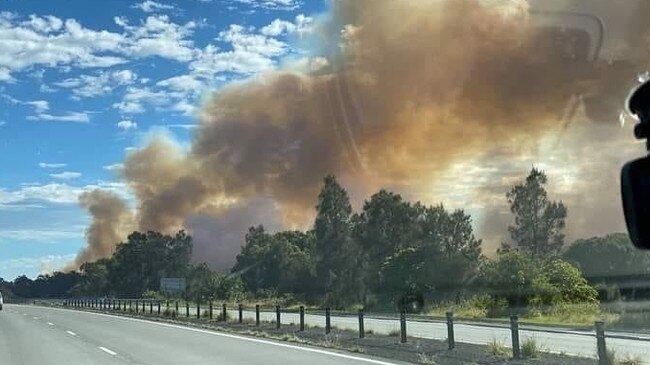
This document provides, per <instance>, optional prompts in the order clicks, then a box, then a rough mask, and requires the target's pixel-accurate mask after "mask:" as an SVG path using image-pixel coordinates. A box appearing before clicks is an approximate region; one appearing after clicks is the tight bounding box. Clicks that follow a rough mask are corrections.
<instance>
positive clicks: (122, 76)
mask: <svg viewBox="0 0 650 365" xmlns="http://www.w3.org/2000/svg"><path fill="white" fill-rule="evenodd" d="M137 78H138V76H137V75H136V74H135V73H134V72H133V71H131V70H119V71H109V72H102V71H100V72H99V73H98V74H97V75H96V76H93V75H81V76H79V77H75V78H68V79H65V80H63V81H59V82H57V83H54V85H56V86H59V87H63V88H69V89H71V90H72V93H73V94H74V95H75V96H76V97H77V98H80V97H86V98H89V97H95V96H100V95H105V94H108V93H110V92H112V91H113V90H114V89H115V88H117V87H119V86H125V85H130V84H132V83H134V82H135V81H136V79H137Z"/></svg>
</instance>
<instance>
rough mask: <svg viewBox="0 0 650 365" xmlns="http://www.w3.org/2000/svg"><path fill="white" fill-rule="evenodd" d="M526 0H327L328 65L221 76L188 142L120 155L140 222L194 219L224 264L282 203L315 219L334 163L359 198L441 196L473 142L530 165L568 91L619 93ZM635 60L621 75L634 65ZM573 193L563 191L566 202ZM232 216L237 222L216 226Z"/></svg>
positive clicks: (289, 223)
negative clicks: (443, 183)
mask: <svg viewBox="0 0 650 365" xmlns="http://www.w3.org/2000/svg"><path fill="white" fill-rule="evenodd" d="M560 3H562V4H565V6H569V4H573V3H574V2H571V1H563V2H560ZM527 4H528V3H527V2H525V1H514V0H512V1H509V0H501V1H498V0H497V1H494V0H493V1H479V0H419V1H394V0H338V1H333V2H332V4H331V6H332V9H331V10H330V14H329V16H328V17H327V18H326V19H325V20H323V21H322V22H321V23H320V24H319V25H318V26H317V27H316V30H315V31H314V34H313V39H314V41H315V42H316V41H317V47H315V48H316V50H315V51H314V53H315V54H314V57H316V56H317V57H319V58H318V59H319V60H321V61H320V62H319V63H320V64H325V63H324V62H322V59H323V58H324V59H326V60H327V63H326V65H325V67H323V68H320V69H319V70H318V71H313V72H301V71H297V70H289V69H284V70H279V71H275V72H271V73H267V74H265V75H261V76H258V77H255V78H253V79H251V80H248V81H244V82H238V83H234V84H231V85H229V86H227V87H224V88H223V89H221V90H219V91H218V92H216V93H215V94H214V96H213V97H212V99H211V100H210V101H208V102H207V103H206V105H204V107H203V109H202V111H201V113H200V126H199V128H198V130H197V133H196V136H195V139H194V141H193V143H192V146H191V148H190V150H189V151H183V150H182V149H180V148H179V147H176V146H175V145H174V143H173V142H172V141H169V140H167V139H165V138H156V139H154V140H153V141H152V142H151V143H150V144H149V145H148V146H146V147H145V148H143V149H142V150H139V151H137V152H135V153H133V154H131V155H130V156H129V157H128V158H127V161H126V163H125V169H124V178H125V180H126V181H127V182H128V184H129V186H130V187H131V189H132V190H133V191H134V192H135V195H136V198H137V201H138V211H137V216H136V221H137V226H138V228H139V229H153V230H160V231H165V232H169V231H173V230H176V229H178V228H181V227H186V228H190V229H191V231H194V232H197V233H198V235H197V237H195V238H196V240H195V246H196V249H195V251H196V252H199V253H201V254H200V255H201V256H202V257H211V255H210V252H222V253H224V254H223V255H219V256H220V258H219V259H218V260H217V261H215V262H218V264H219V265H218V266H219V267H221V268H225V267H227V266H228V264H230V263H232V260H233V258H234V255H233V256H231V257H230V258H228V259H224V257H225V256H226V255H230V254H231V253H232V252H235V251H236V250H237V246H238V245H240V244H241V243H242V241H241V240H239V241H237V240H235V239H233V237H243V233H244V231H245V227H246V226H248V225H255V224H258V223H265V221H266V222H274V221H275V220H276V217H277V216H279V217H280V218H281V225H282V226H283V227H286V228H293V227H305V226H306V225H308V224H309V223H310V221H311V220H312V218H313V207H314V205H315V199H316V197H317V194H318V189H319V187H320V184H321V181H322V178H323V177H324V176H325V175H326V174H330V173H334V174H336V175H337V176H339V177H341V178H342V179H343V180H344V181H345V183H346V186H347V187H349V188H350V189H351V190H352V191H354V192H355V194H353V198H354V199H355V200H356V201H357V203H358V202H359V201H360V200H361V199H363V198H364V197H365V195H366V194H368V193H371V192H373V191H374V190H376V189H378V188H380V187H389V188H394V189H395V190H397V191H400V192H403V193H405V194H406V195H407V196H409V197H410V198H414V199H422V200H425V201H426V200H434V201H435V199H446V198H448V196H453V194H451V192H450V191H447V193H449V194H450V195H447V196H445V195H435V194H432V193H431V191H430V190H432V188H431V187H432V186H434V185H435V181H436V180H437V179H439V178H440V177H441V176H442V175H444V173H445V172H447V171H449V169H450V168H451V167H453V166H454V164H456V163H458V162H461V161H467V160H469V159H470V158H476V157H477V156H478V157H479V159H478V160H477V161H480V163H482V164H486V165H488V166H489V165H490V164H494V165H497V164H503V163H504V162H507V161H518V162H520V163H521V162H522V161H523V162H525V163H528V165H527V168H526V170H524V171H520V173H521V174H524V173H525V172H527V169H529V167H530V163H535V162H536V161H538V160H539V159H540V158H542V157H540V156H542V155H541V152H540V151H543V150H544V149H543V148H542V147H543V146H542V145H541V144H542V141H547V140H548V136H549V135H552V136H555V135H559V134H561V133H565V131H566V130H567V128H568V127H567V125H566V121H564V120H563V118H564V116H565V115H566V114H567V109H569V110H574V109H576V108H572V107H571V106H567V104H568V101H569V100H580V99H576V98H575V97H573V98H572V96H575V95H585V96H586V97H588V98H590V99H589V100H596V101H598V100H601V101H607V102H611V100H620V95H618V94H616V93H614V94H615V95H611V97H610V96H609V94H606V93H605V94H606V95H605V97H602V98H601V99H598V97H599V95H600V96H602V94H603V93H602V90H607V85H606V82H607V81H608V80H609V79H608V77H610V76H609V75H610V74H607V71H606V70H604V67H594V65H593V64H587V63H586V62H583V59H584V54H583V53H584V52H586V51H581V49H580V47H579V46H580V45H579V44H578V45H577V46H576V47H575V49H573V48H570V47H569V48H567V47H559V49H558V47H557V44H558V39H559V38H558V37H559V36H561V35H558V34H556V33H549V32H542V31H540V29H539V27H534V26H532V23H533V22H532V21H531V16H532V15H531V12H530V11H529V8H528V5H527ZM635 66H638V65H636V64H635V65H631V66H629V67H625V68H622V70H623V71H620V72H617V73H616V77H617V78H623V77H624V76H625V77H627V79H631V77H632V76H633V75H634V72H635V70H634V68H635ZM610 78H611V77H610ZM626 86H627V85H626ZM619 89H623V88H620V87H619ZM592 104H594V105H600V104H599V103H597V102H596V103H592ZM576 105H577V104H576ZM574 111H575V110H574ZM574 111H570V112H569V114H572V113H574ZM590 111H593V108H590V109H589V110H587V111H586V112H585V113H583V114H586V115H587V116H589V112H590ZM608 112H611V110H610V111H608ZM614 113H615V114H616V113H618V110H615V111H614ZM564 119H566V118H564ZM583 119H586V117H585V118H583ZM591 119H593V118H591ZM605 128H618V127H616V126H611V127H610V126H607V127H605ZM587 133H589V132H588V128H587ZM587 139H588V138H587ZM561 143H562V147H561V148H558V150H562V151H565V152H566V153H568V155H571V150H572V149H573V148H574V147H575V148H580V147H579V146H574V145H572V137H571V136H563V137H562V140H561ZM546 150H549V149H548V148H547V149H546ZM550 150H551V151H552V150H554V149H552V148H551V149H550ZM522 156H526V158H522ZM581 156H582V155H581ZM560 162H561V161H560ZM575 163H577V164H580V163H582V160H576V161H575ZM606 167H607V168H609V167H611V166H609V165H607V166H606ZM551 168H552V166H549V169H551ZM550 172H551V173H552V171H550ZM578 172H579V171H578ZM578 172H575V173H578ZM466 173H469V172H462V171H461V172H459V174H466ZM508 173H510V171H508ZM488 176H489V177H490V179H492V180H493V181H491V184H490V185H494V184H495V181H497V182H498V181H504V180H503V179H501V177H500V176H499V171H498V170H496V171H493V172H492V173H489V174H488ZM456 177H457V178H459V177H462V176H460V175H459V176H456ZM500 179H501V180H500ZM496 184H497V185H498V183H496ZM500 186H505V185H503V184H501V185H500ZM455 188H456V190H458V189H462V188H463V186H456V187H455ZM589 188H590V189H591V188H597V186H596V185H594V186H590V187H589ZM452 190H453V188H452ZM479 190H480V189H479ZM496 190H499V189H496ZM493 191H495V190H493ZM456 193H458V191H456ZM479 193H481V194H483V193H484V191H483V190H481V191H480V192H479ZM579 193H580V194H588V193H589V192H586V191H583V190H581V191H580V192H579ZM461 194H462V192H461ZM574 195H575V194H573V195H572V194H571V193H568V194H567V195H566V197H567V200H568V201H567V202H568V204H569V208H570V209H571V202H570V200H571V199H573V198H574V197H575V196H574ZM465 196H466V197H467V194H465ZM583 196H584V195H583ZM258 199H263V200H265V201H271V202H273V204H274V205H275V206H276V207H277V209H278V212H279V213H276V214H272V215H273V217H268V219H265V218H264V217H265V216H268V213H266V212H268V211H269V209H268V206H266V205H262V206H260V207H259V209H256V207H255V203H254V202H256V201H258ZM486 201H488V202H490V203H493V200H490V199H487V200H486ZM454 203H457V202H452V204H451V205H454ZM85 206H87V207H89V208H91V212H92V207H93V206H92V205H89V204H85ZM243 206H245V207H247V209H243V210H242V209H241V207H243ZM487 208H493V207H487ZM261 213H266V214H261ZM230 215H232V217H233V218H232V219H233V221H237V222H239V223H238V224H223V222H229V217H230ZM97 218H101V217H97ZM479 219H480V218H479ZM115 222H116V221H115V220H111V219H103V220H98V219H96V220H95V221H94V223H93V226H92V227H91V231H92V229H93V227H95V230H99V229H100V227H103V226H104V225H109V227H106V228H102V229H105V230H106V231H107V232H119V230H116V229H115V228H113V227H112V225H113V224H114V223H115ZM219 222H221V223H219ZM506 226H507V223H505V224H503V227H500V229H502V230H503V232H504V233H505V232H506V228H505V227H506ZM214 227H218V228H219V229H217V230H215V229H213V228H214ZM491 228H493V227H491ZM488 231H489V230H488ZM89 232H90V231H89ZM587 232H588V228H587V229H586V232H582V233H583V234H587ZM90 237H91V235H90V234H89V238H90ZM114 238H117V234H116V235H115V237H114ZM117 241H118V240H117V239H116V240H115V241H114V242H117ZM89 242H92V241H91V240H89ZM102 242H104V241H102ZM225 246H227V248H224V247H225ZM233 246H234V247H235V249H234V250H233V249H232V247H233ZM94 247H105V246H103V244H102V245H99V246H96V245H94V244H91V245H90V246H89V248H88V251H89V253H88V255H87V257H88V258H91V259H92V258H96V257H101V256H103V255H105V254H107V253H110V249H107V250H103V251H97V252H95V251H94ZM91 253H92V254H91ZM199 259H200V258H199Z"/></svg>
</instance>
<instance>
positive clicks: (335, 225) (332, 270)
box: [314, 175, 359, 306]
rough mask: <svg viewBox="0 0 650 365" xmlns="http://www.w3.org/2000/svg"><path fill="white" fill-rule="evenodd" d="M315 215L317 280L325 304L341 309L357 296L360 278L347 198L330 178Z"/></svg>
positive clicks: (343, 191)
mask: <svg viewBox="0 0 650 365" xmlns="http://www.w3.org/2000/svg"><path fill="white" fill-rule="evenodd" d="M316 212H317V214H316V220H315V222H314V236H315V247H314V253H315V258H316V277H317V280H318V284H319V285H321V287H322V289H323V292H324V293H325V296H326V298H325V300H326V302H329V303H331V304H334V305H338V306H340V305H341V304H342V303H344V302H346V301H348V302H349V301H351V300H353V298H354V297H356V296H357V293H356V289H357V287H358V281H359V277H358V272H357V271H356V267H357V262H355V260H354V258H355V257H358V250H357V248H356V247H355V244H354V241H353V240H352V239H351V235H350V233H351V232H350V231H351V230H350V228H351V224H350V216H351V214H352V206H351V205H350V199H349V198H348V194H347V192H346V191H345V190H344V189H343V188H342V187H341V186H340V185H339V184H338V182H337V181H336V178H335V177H334V176H332V175H330V176H327V177H326V178H325V180H324V185H323V188H322V190H321V192H320V194H319V195H318V205H317V206H316Z"/></svg>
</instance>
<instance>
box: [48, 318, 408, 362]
mask: <svg viewBox="0 0 650 365" xmlns="http://www.w3.org/2000/svg"><path fill="white" fill-rule="evenodd" d="M44 309H47V310H55V311H64V312H70V310H69V309H60V308H44ZM77 313H84V314H88V315H95V316H102V317H109V318H112V319H117V320H123V321H132V322H140V323H146V324H149V325H156V326H161V327H169V328H176V329H180V330H185V331H191V332H198V333H204V334H208V335H212V336H220V337H227V338H232V339H236V340H242V341H248V342H255V343H261V344H265V345H270V346H277V347H284V348H288V349H292V350H298V351H305V352H313V353H317V354H322V355H329V356H333V357H339V358H343V359H348V360H354V361H359V362H366V363H370V364H377V365H397V363H393V362H388V361H381V360H375V359H370V358H365V357H359V356H354V355H346V354H342V353H338V352H332V351H327V350H321V349H316V348H311V347H300V346H296V345H289V344H286V343H279V342H273V341H269V340H262V339H258V338H252V337H244V336H239V335H233V334H229V333H221V332H214V331H208V330H202V329H199V328H192V327H183V326H178V325H174V324H169V323H159V322H153V321H146V320H143V319H137V318H127V317H120V316H114V315H110V314H104V313H94V312H86V311H79V312H77ZM66 332H69V331H66ZM73 336H74V335H73Z"/></svg>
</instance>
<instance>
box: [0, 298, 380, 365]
mask: <svg viewBox="0 0 650 365" xmlns="http://www.w3.org/2000/svg"><path fill="white" fill-rule="evenodd" d="M0 364H10V365H73V364H84V365H86V364H142V365H146V364H156V365H163V364H192V365H201V364H211V365H212V364H233V365H237V364H246V365H250V364H282V365H292V364H309V365H330V364H331V365H335V364H342V365H366V364H376V365H389V364H392V362H390V361H385V360H381V359H376V358H370V357H365V356H357V355H352V354H347V353H342V352H341V353H339V352H333V351H330V350H324V349H318V348H313V347H303V346H296V345H291V344H287V343H282V342H274V341H268V340H262V339H257V338H250V337H244V336H237V335H231V334H225V333H218V332H213V331H206V330H201V329H196V328H189V327H183V326H176V325H171V324H165V323H156V322H149V321H145V320H139V319H132V318H126V317H117V316H111V315H105V314H98V313H90V312H82V311H73V310H67V309H57V308H47V307H37V306H23V305H7V304H6V305H5V307H4V310H3V311H1V312H0Z"/></svg>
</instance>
